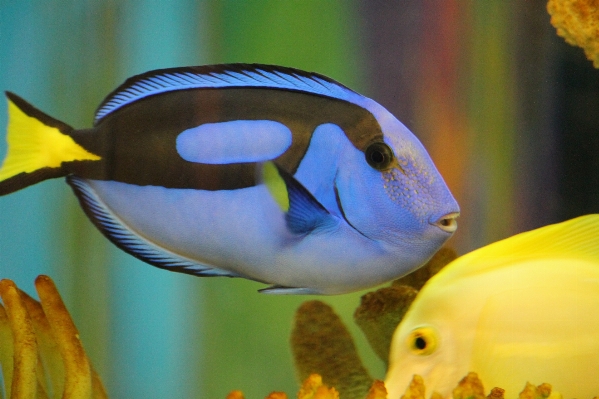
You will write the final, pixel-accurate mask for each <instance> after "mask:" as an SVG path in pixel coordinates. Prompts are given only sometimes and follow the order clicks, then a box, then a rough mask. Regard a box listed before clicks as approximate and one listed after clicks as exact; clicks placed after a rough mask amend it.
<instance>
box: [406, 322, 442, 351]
mask: <svg viewBox="0 0 599 399" xmlns="http://www.w3.org/2000/svg"><path fill="white" fill-rule="evenodd" d="M407 344H408V349H409V350H410V352H412V353H413V354H414V355H420V356H426V355H430V354H432V353H433V352H435V350H436V349H437V346H438V344H439V340H438V338H437V333H436V331H435V330H434V329H432V328H430V327H419V328H416V329H414V330H412V332H411V333H410V334H409V335H408V339H407Z"/></svg>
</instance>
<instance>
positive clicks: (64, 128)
mask: <svg viewBox="0 0 599 399" xmlns="http://www.w3.org/2000/svg"><path fill="white" fill-rule="evenodd" d="M4 94H6V97H8V99H9V100H10V101H12V102H13V103H14V104H15V105H16V106H17V107H19V109H20V110H21V111H23V112H24V113H26V114H27V115H29V116H31V117H32V118H35V119H37V120H39V121H40V122H42V123H43V124H44V125H46V126H51V127H55V128H57V129H58V130H60V131H61V132H63V133H65V134H68V133H69V132H70V131H72V130H73V128H72V127H70V126H69V125H67V124H66V123H64V122H61V121H59V120H58V119H55V118H52V117H51V116H50V115H47V114H45V113H44V112H42V111H40V110H39V109H37V108H36V107H34V106H33V105H31V104H29V103H28V102H27V101H25V100H24V99H23V98H21V97H19V96H18V95H16V94H15V93H12V92H10V91H5V92H4Z"/></svg>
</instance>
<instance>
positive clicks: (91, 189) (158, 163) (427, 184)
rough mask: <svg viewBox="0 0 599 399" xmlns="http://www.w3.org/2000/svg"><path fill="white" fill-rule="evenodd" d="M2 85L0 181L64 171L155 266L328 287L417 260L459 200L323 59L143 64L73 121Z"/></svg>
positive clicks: (120, 241)
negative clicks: (318, 63) (322, 67)
mask: <svg viewBox="0 0 599 399" xmlns="http://www.w3.org/2000/svg"><path fill="white" fill-rule="evenodd" d="M7 96H8V99H9V117H10V122H9V128H8V136H7V137H8V141H9V152H8V155H7V158H6V160H5V162H4V164H3V167H2V169H0V194H8V193H10V192H13V191H16V190H19V189H22V188H24V187H26V186H28V185H31V184H34V183H37V182H39V181H42V180H45V179H47V178H52V177H60V176H66V178H67V182H68V183H69V184H70V185H71V187H72V188H73V190H74V192H75V194H76V195H77V196H78V198H79V200H80V203H81V205H82V207H83V209H84V211H85V212H86V214H87V215H88V216H89V218H90V219H91V220H92V222H93V223H94V224H95V225H96V226H97V227H98V228H99V229H100V230H101V231H102V232H103V233H104V234H105V235H106V236H107V237H108V238H109V239H110V240H111V241H112V242H113V243H115V244H116V245H117V246H119V247H120V248H121V249H123V250H125V251H126V252H128V253H130V254H132V255H134V256H136V257H138V258H139V259H141V260H143V261H145V262H148V263H150V264H152V265H155V266H158V267H162V268H165V269H169V270H173V271H179V272H184V273H189V274H195V275H201V276H229V277H245V278H248V279H252V280H256V281H260V282H265V283H269V284H272V286H271V287H270V288H267V289H266V290H263V292H268V293H304V294H316V293H319V294H338V293H344V292H350V291H354V290H359V289H362V288H366V287H371V286H374V285H377V284H380V283H382V282H385V281H388V280H391V279H394V278H397V277H398V276H401V275H403V274H406V273H408V272H410V271H411V270H413V269H415V268H417V267H419V266H420V265H422V264H423V263H424V262H426V260H427V259H428V258H430V257H431V256H432V255H433V254H434V252H435V251H436V250H437V249H438V248H439V247H440V246H441V245H442V244H443V243H444V242H445V241H446V240H447V239H448V238H449V237H450V236H451V234H452V233H453V231H454V230H455V228H456V222H455V219H456V217H457V215H458V212H459V208H458V205H457V203H456V201H455V200H454V198H453V197H452V195H451V193H450V192H449V190H448V189H447V187H446V185H445V183H444V181H443V179H442V177H441V176H440V175H439V173H438V171H437V170H436V168H435V166H434V165H433V163H432V161H431V160H430V157H429V156H428V154H427V153H426V151H425V149H424V148H423V147H422V145H421V144H420V142H419V141H418V140H417V139H416V137H415V136H414V135H413V134H412V133H411V132H410V131H409V130H408V129H407V128H406V127H405V126H403V125H402V124H401V123H400V122H399V121H398V120H397V119H396V118H395V117H393V116H392V115H391V114H390V113H389V112H388V111H386V110H385V109H384V108H383V107H382V106H380V105H379V104H377V103H376V102H374V101H373V100H370V99H368V98H366V97H364V96H361V95H360V94H358V93H356V92H354V91H352V90H350V89H348V88H346V87H345V86H343V85H341V84H339V83H337V82H335V81H333V80H331V79H329V78H326V77H324V76H322V75H318V74H314V73H307V72H303V71H299V70H296V69H291V68H283V67H274V66H267V65H246V64H231V65H216V66H203V67H185V68H173V69H165V70H158V71H152V72H148V73H145V74H142V75H138V76H135V77H133V78H130V79H129V80H127V81H126V82H125V83H124V84H123V85H121V86H120V87H119V88H117V89H116V90H115V91H114V92H112V93H111V94H109V95H108V97H107V98H106V99H105V100H104V102H103V103H102V104H101V105H100V106H99V108H98V111H97V114H96V118H95V123H94V126H93V127H92V128H90V129H81V130H75V129H73V128H71V127H69V126H67V125H65V124H64V123H62V122H60V121H57V120H55V119H53V118H51V117H49V116H47V115H45V114H43V113H42V112H41V111H39V110H37V109H35V108H34V107H33V106H31V105H30V104H28V103H27V102H25V100H23V99H21V98H19V97H18V96H16V95H14V94H11V93H7ZM34 131H35V132H41V133H36V134H38V136H40V137H41V139H39V141H42V142H44V143H45V145H44V148H46V147H47V148H54V147H55V145H56V143H58V142H61V143H62V144H60V146H59V148H58V149H54V150H52V154H51V156H47V154H44V155H43V156H42V155H39V154H37V153H36V152H35V151H31V150H29V149H25V150H23V149H22V148H23V147H27V146H26V145H22V144H23V143H26V142H34V141H35V140H37V139H32V133H31V132H34ZM63 142H64V143H63ZM36 151H38V150H36ZM38 152H39V151H38ZM40 159H44V161H40ZM48 159H49V160H48Z"/></svg>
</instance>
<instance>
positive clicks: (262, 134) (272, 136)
mask: <svg viewBox="0 0 599 399" xmlns="http://www.w3.org/2000/svg"><path fill="white" fill-rule="evenodd" d="M291 139H292V134H291V130H289V128H288V127H287V126H285V125H283V124H282V123H279V122H275V121H269V120H258V121H255V120H237V121H230V122H218V123H205V124H203V125H200V126H197V127H193V128H191V129H187V130H185V131H183V132H182V133H181V134H179V136H177V152H178V153H179V155H180V156H181V158H183V159H185V160H186V161H189V162H198V163H206V164H215V165H218V164H228V163H242V162H264V161H269V160H271V159H274V158H276V157H278V156H279V155H281V154H283V153H284V152H285V151H286V150H287V149H288V148H289V146H290V145H291Z"/></svg>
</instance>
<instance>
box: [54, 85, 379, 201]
mask: <svg viewBox="0 0 599 399" xmlns="http://www.w3.org/2000/svg"><path fill="white" fill-rule="evenodd" d="M235 120H272V121H277V122H280V123H282V124H284V125H285V126H287V127H288V128H289V129H290V130H291V132H292V135H293V138H292V144H291V146H290V148H289V149H288V150H287V151H286V152H285V153H284V154H282V155H281V156H279V157H278V158H277V159H275V163H276V164H277V165H278V166H279V167H281V168H283V169H284V170H286V171H287V172H289V173H291V174H294V173H295V171H296V170H297V168H298V166H299V163H300V162H301V160H302V158H303V157H304V155H305V153H306V151H307V148H308V145H309V143H310V139H311V138H312V133H313V132H314V130H315V129H316V127H317V126H319V125H321V124H325V123H334V124H336V125H338V126H339V127H341V129H343V131H344V132H345V134H346V136H347V138H348V139H349V141H351V143H352V144H353V145H354V146H355V147H356V148H358V149H359V150H361V151H364V150H365V148H366V147H367V146H368V144H369V143H371V142H373V141H376V140H382V137H383V134H382V131H381V128H380V125H379V124H378V122H377V121H376V119H375V117H374V116H373V115H372V113H370V112H369V111H368V110H366V109H364V108H362V107H360V106H358V105H355V104H353V103H350V102H347V101H343V100H338V99H333V98H329V97H324V96H320V95H315V94H311V93H305V92H299V91H291V90H280V89H264V88H224V89H193V90H179V91H172V92H167V93H162V94H157V95H153V96H150V97H146V98H143V99H141V100H139V101H136V102H134V103H131V104H128V105H126V106H124V107H122V108H119V109H117V110H116V111H114V112H112V113H110V114H108V115H107V116H106V117H104V118H103V119H101V121H100V123H98V125H97V126H96V127H94V128H92V129H89V130H80V131H75V132H73V133H71V135H72V137H73V139H74V140H75V141H76V142H77V143H78V144H80V145H81V146H83V147H84V148H85V149H87V150H88V151H90V152H92V153H94V154H97V155H99V156H101V157H102V160H100V161H94V162H79V161H75V162H69V163H66V164H65V168H68V170H69V171H71V172H72V173H74V174H76V175H78V176H81V177H84V178H90V179H97V180H115V181H120V182H124V183H129V184H135V185H142V186H143V185H155V186H163V187H167V188H193V189H203V190H223V189H228V190H230V189H239V188H245V187H250V186H253V185H255V184H256V167H257V165H256V164H255V163H237V164H226V165H209V164H201V163H195V162H189V161H185V160H184V159H182V158H181V157H180V156H179V154H178V153H177V150H176V138H177V136H178V135H179V134H180V133H181V132H183V131H184V130H186V129H189V128H192V127H196V126H199V125H201V124H204V123H216V122H228V121H235Z"/></svg>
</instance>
